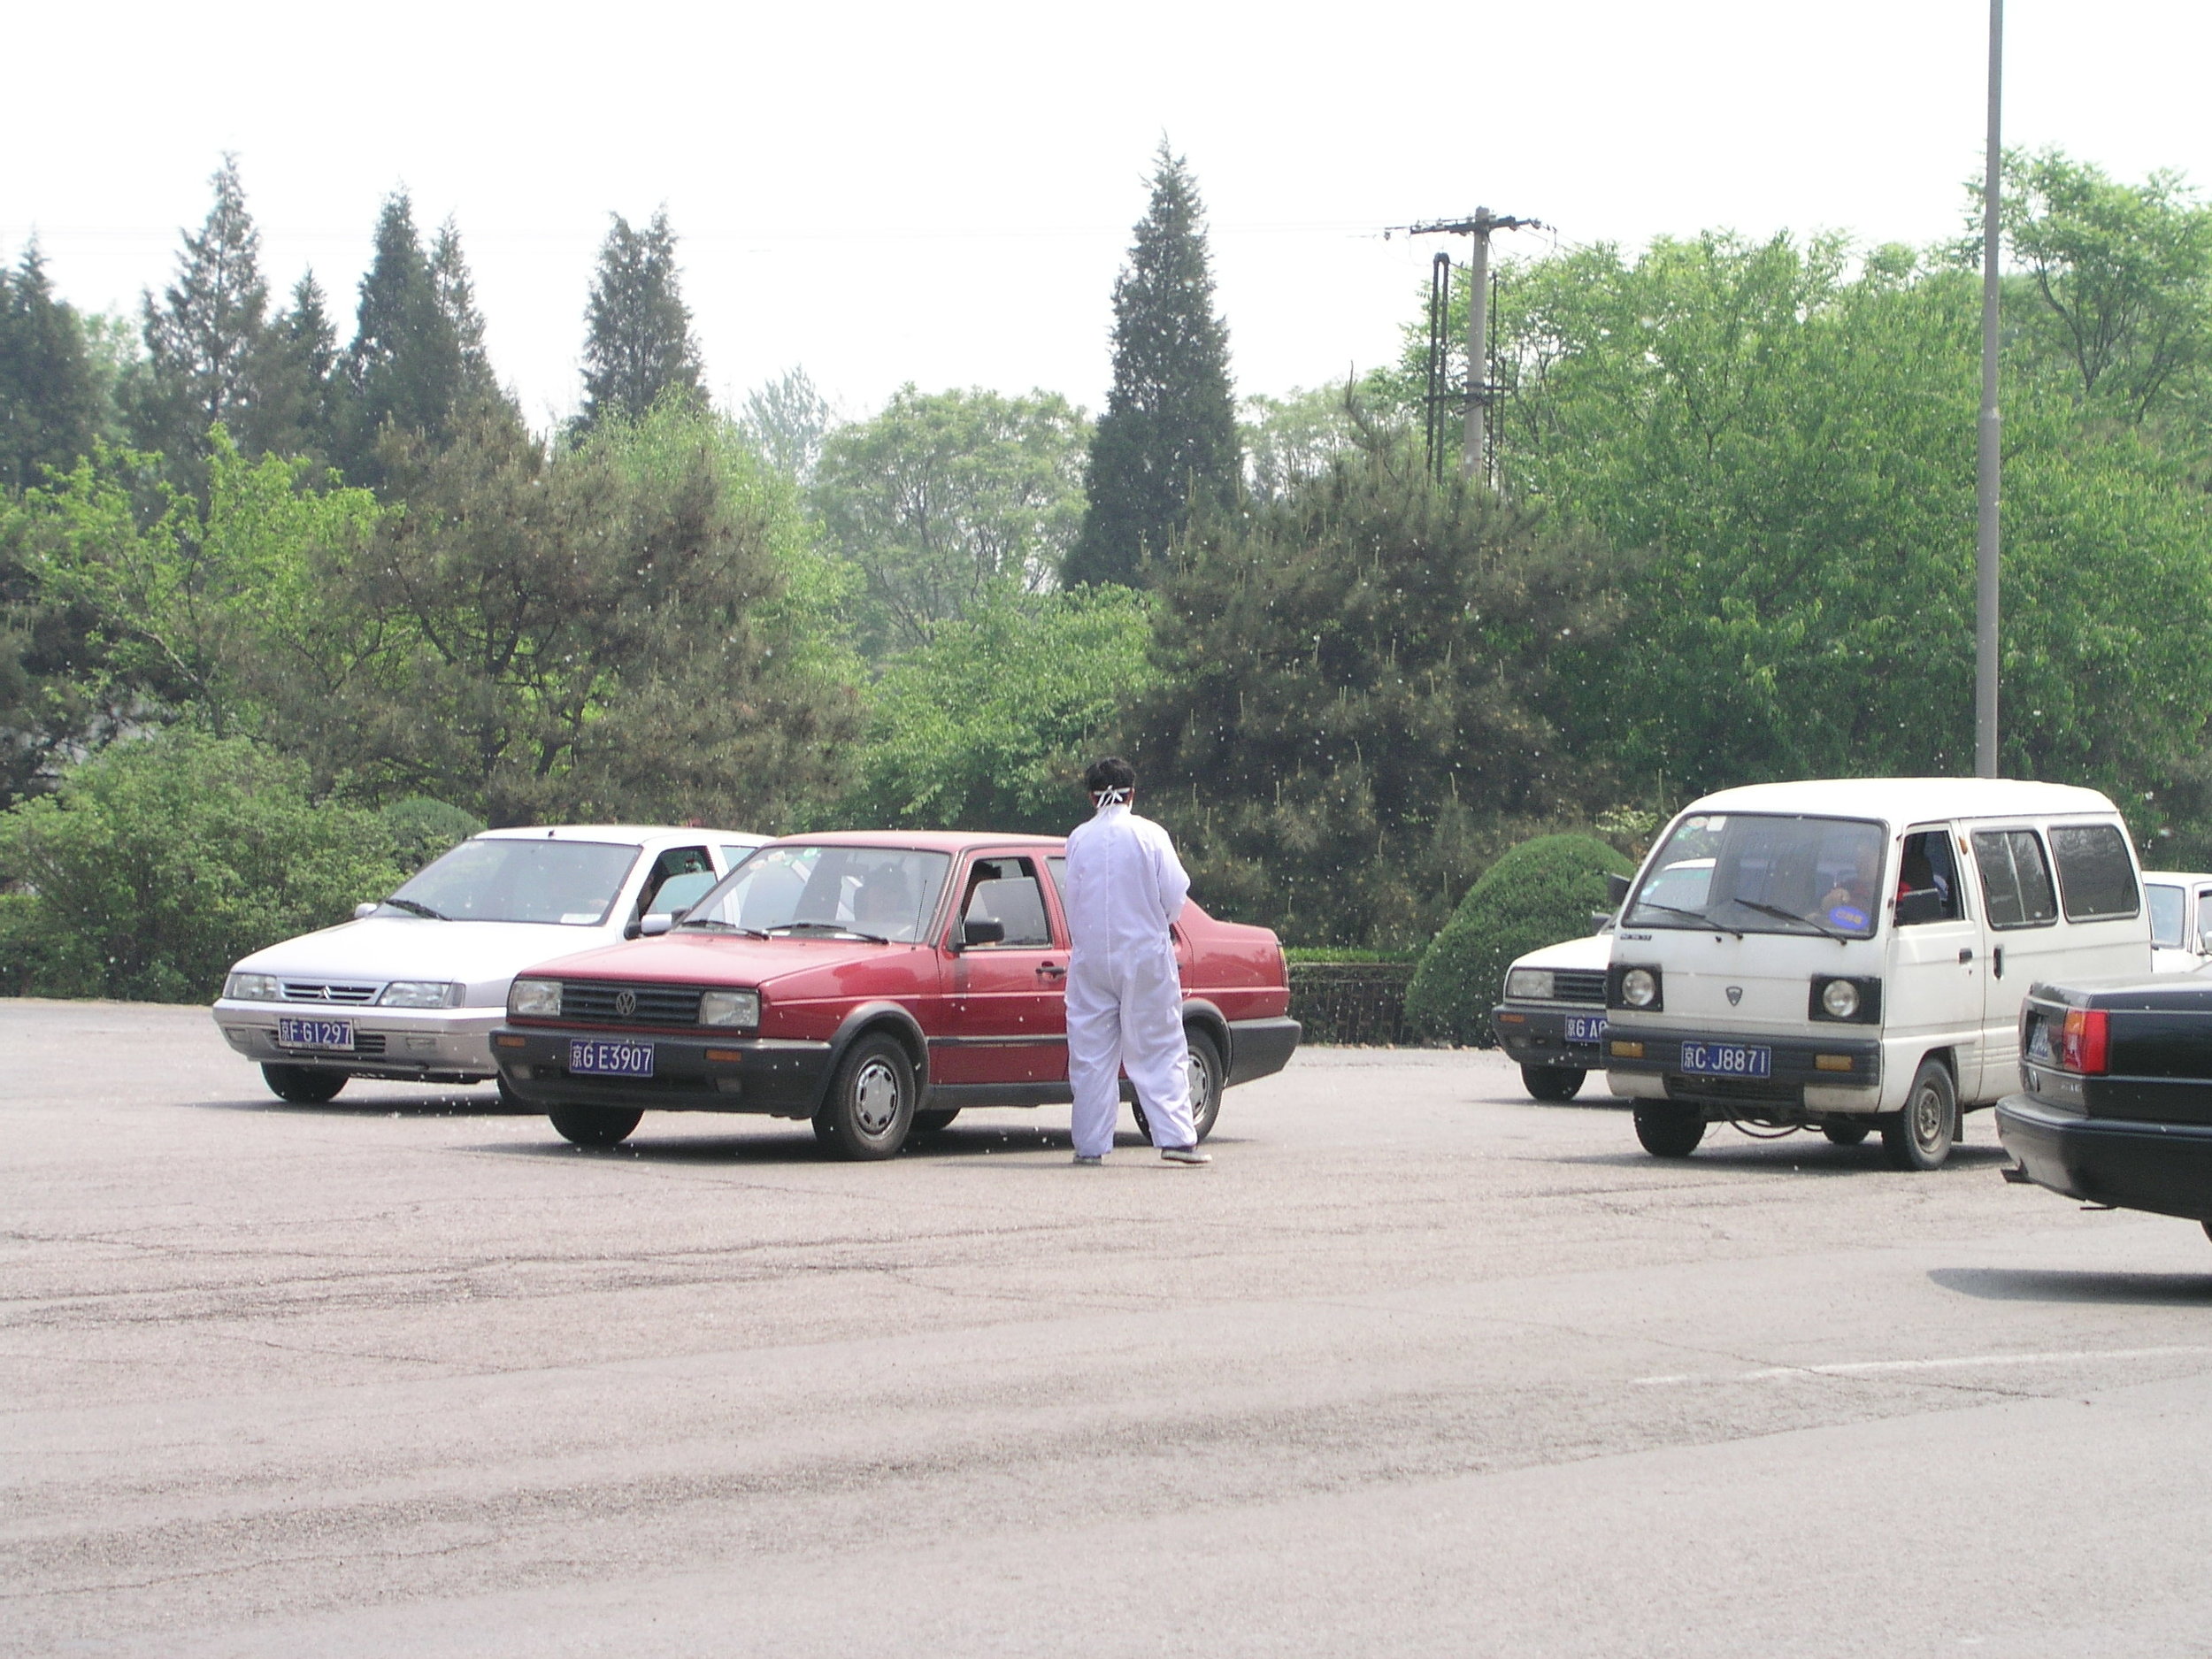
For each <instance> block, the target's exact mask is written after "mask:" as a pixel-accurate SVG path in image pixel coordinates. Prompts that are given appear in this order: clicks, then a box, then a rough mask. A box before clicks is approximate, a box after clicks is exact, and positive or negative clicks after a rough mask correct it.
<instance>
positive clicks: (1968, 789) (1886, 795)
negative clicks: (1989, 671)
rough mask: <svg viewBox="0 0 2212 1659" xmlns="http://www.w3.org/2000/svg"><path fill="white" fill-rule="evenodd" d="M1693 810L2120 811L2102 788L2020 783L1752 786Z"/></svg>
mask: <svg viewBox="0 0 2212 1659" xmlns="http://www.w3.org/2000/svg"><path fill="white" fill-rule="evenodd" d="M1689 810H1691V811H1693V812H1779V813H1804V814H1807V815H1808V816H1811V817H1816V818H1879V819H1881V820H1882V821H1883V822H1884V823H1886V824H1893V825H1900V826H1901V825H1907V824H1913V823H1917V822H1920V821H1921V820H1923V819H1928V818H2042V817H2051V816H2061V815H2062V816H2067V817H2076V816H2081V815H2085V814H2096V815H2098V816H2101V817H2110V816H2112V815H2114V814H2116V812H2117V810H2118V809H2117V808H2116V807H2115V806H2114V805H2113V804H2112V803H2111V802H2110V801H2108V800H2107V799H2106V798H2105V797H2104V796H2103V795H2100V794H2098V793H2097V791H2095V790H2094V789H2079V788H2076V787H2074V786H2073V785H2071V784H2063V783H2030V782H2024V781H2022V780H2017V779H2012V778H1824V779H1806V780H1801V781H1798V782H1795V783H1755V784H1746V785H1744V786H1742V787H1738V788H1734V789H1723V790H1720V791H1719V792H1717V794H1714V795H1707V796H1705V797H1704V798H1703V799H1702V800H1700V801H1697V802H1695V803H1693V804H1692V805H1691V807H1690V809H1689Z"/></svg>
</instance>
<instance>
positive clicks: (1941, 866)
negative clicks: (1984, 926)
mask: <svg viewBox="0 0 2212 1659" xmlns="http://www.w3.org/2000/svg"><path fill="white" fill-rule="evenodd" d="M1965 914H1966V897H1965V895H1964V894H1963V893H1962V892H1961V891H1960V888H1959V870H1958V863H1957V861H1956V860H1955V859H1954V858H1953V857H1952V856H1951V833H1950V831H1948V830H1945V829H1931V830H1915V831H1913V832H1912V833H1910V834H1909V835H1907V836H1906V837H1905V846H1904V852H1903V855H1902V856H1901V857H1900V858H1899V860H1898V863H1897V925H1898V926H1900V927H1915V926H1921V925H1922V924H1924V923H1928V922H1955V921H1957V920H1958V919H1959V918H1961V917H1962V916H1964V915H1965Z"/></svg>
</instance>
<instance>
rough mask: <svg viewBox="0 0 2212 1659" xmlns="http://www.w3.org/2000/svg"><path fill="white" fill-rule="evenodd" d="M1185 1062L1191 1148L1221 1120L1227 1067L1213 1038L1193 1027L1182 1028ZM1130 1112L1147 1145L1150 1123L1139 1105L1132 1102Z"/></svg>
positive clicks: (1150, 1136) (1150, 1135)
mask: <svg viewBox="0 0 2212 1659" xmlns="http://www.w3.org/2000/svg"><path fill="white" fill-rule="evenodd" d="M1183 1042H1184V1045H1185V1052H1186V1056H1187V1057H1186V1059H1185V1062H1184V1064H1187V1066H1188V1067H1189V1068H1190V1126H1191V1136H1192V1141H1193V1144H1195V1143H1196V1142H1197V1141H1203V1140H1204V1139H1205V1138H1206V1137H1207V1136H1208V1135H1210V1134H1211V1133H1213V1132H1214V1125H1215V1124H1216V1123H1217V1122H1218V1121H1219V1120H1220V1118H1221V1087H1222V1085H1221V1079H1222V1074H1223V1073H1224V1071H1226V1069H1227V1068H1226V1067H1225V1066H1224V1065H1223V1064H1222V1062H1221V1045H1220V1044H1218V1043H1217V1042H1216V1041H1214V1040H1213V1038H1212V1036H1211V1035H1210V1033H1206V1032H1203V1031H1201V1030H1200V1029H1199V1028H1198V1027H1197V1026H1195V1025H1186V1026H1184V1027H1183ZM1129 1110H1130V1111H1131V1112H1132V1113H1133V1114H1134V1115H1135V1117H1136V1119H1137V1133H1139V1134H1141V1135H1142V1136H1143V1137H1144V1138H1145V1139H1146V1140H1147V1141H1149V1140H1151V1139H1152V1124H1151V1121H1150V1120H1149V1119H1148V1118H1146V1117H1145V1115H1144V1106H1143V1103H1142V1102H1139V1101H1131V1102H1129Z"/></svg>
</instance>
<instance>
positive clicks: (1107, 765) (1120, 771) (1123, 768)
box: [1083, 755, 1137, 795]
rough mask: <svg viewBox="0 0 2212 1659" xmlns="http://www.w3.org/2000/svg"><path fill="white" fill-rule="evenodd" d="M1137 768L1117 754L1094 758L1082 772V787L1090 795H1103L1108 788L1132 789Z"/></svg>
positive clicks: (1135, 780)
mask: <svg viewBox="0 0 2212 1659" xmlns="http://www.w3.org/2000/svg"><path fill="white" fill-rule="evenodd" d="M1083 787H1084V789H1085V790H1086V791H1087V792H1088V793H1089V794H1092V795H1103V794H1104V793H1105V792H1106V791H1107V790H1109V789H1134V788H1135V787H1137V769H1136V768H1135V767H1134V766H1132V765H1131V764H1129V763H1128V762H1127V761H1125V760H1124V759H1123V758H1122V757H1120V756H1118V755H1109V756H1107V757H1104V758H1103V759H1102V760H1094V761H1093V762H1092V763H1091V764H1090V766H1089V768H1088V770H1087V771H1086V772H1084V773H1083Z"/></svg>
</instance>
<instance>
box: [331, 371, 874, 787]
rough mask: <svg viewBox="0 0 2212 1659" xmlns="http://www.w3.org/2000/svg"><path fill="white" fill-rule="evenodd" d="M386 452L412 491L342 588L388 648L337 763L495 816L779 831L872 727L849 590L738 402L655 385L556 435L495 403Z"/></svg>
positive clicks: (344, 709)
mask: <svg viewBox="0 0 2212 1659" xmlns="http://www.w3.org/2000/svg"><path fill="white" fill-rule="evenodd" d="M384 455H385V469H386V476H387V478H388V480H389V483H390V486H391V488H392V490H393V492H394V493H395V494H397V495H402V496H403V498H404V500H405V502H406V506H405V509H404V511H399V512H396V513H393V514H391V515H389V516H388V517H387V518H384V519H382V520H381V521H380V524H379V526H378V534H377V536H376V539H375V541H374V543H373V546H372V548H371V549H370V551H369V554H368V556H367V557H365V558H363V559H362V560H360V561H359V563H358V565H357V569H356V571H355V572H354V577H353V580H352V583H351V585H350V588H349V590H348V593H347V595H345V603H346V604H347V605H348V606H349V608H350V610H351V611H352V614H353V616H354V618H356V623H355V626H356V628H357V631H360V632H363V633H365V634H367V633H372V632H373V635H374V637H375V639H376V640H377V649H376V651H375V653H374V655H373V657H372V658H370V659H369V660H368V661H367V662H366V663H365V664H364V667H363V672H361V673H360V674H359V675H358V676H357V678H356V680H354V681H353V682H352V683H351V684H349V686H348V687H346V689H345V691H344V693H343V694H342V695H341V696H340V697H339V698H338V699H337V700H336V701H337V703H338V705H339V710H340V713H341V715H342V718H343V721H344V722H345V725H344V727H343V732H342V741H338V742H336V743H335V744H334V747H333V749H332V751H331V756H330V762H329V764H330V765H331V766H332V767H335V766H336V765H337V764H339V763H340V762H343V763H344V764H349V765H351V766H354V767H356V768H357V769H358V771H359V772H360V773H361V775H362V780H363V783H364V785H365V787H369V788H371V789H373V790H374V791H375V792H377V793H379V794H427V795H434V796H436V797H437V798H438V799H440V800H444V801H449V802H453V803H457V804H460V805H463V806H465V807H466V808H468V809H469V810H473V811H478V812H480V813H482V814H483V816H485V817H486V818H488V819H489V820H490V821H491V822H493V823H495V824H515V823H528V822H534V821H542V820H546V819H554V818H598V817H613V818H630V819H634V820H637V821H644V822H652V821H656V820H660V821H680V820H682V819H684V818H695V817H696V818H704V819H706V820H707V821H709V822H711V823H717V824H721V825H724V826H727V827H731V828H755V827H759V828H772V827H774V826H780V824H782V823H783V822H785V821H786V820H787V819H788V818H791V817H792V816H793V815H794V814H795V812H796V811H798V810H800V808H801V806H802V804H803V803H808V802H810V801H814V800H818V799H820V798H822V797H823V796H824V795H827V794H828V793H830V792H831V790H832V789H833V787H834V785H835V781H836V780H837V778H838V775H839V771H838V769H839V767H840V766H841V762H842V757H843V750H844V749H846V748H847V747H848V746H849V743H850V741H851V740H852V739H853V738H854V737H855V736H856V734H857V730H858V726H859V710H858V706H857V702H856V698H855V696H854V695H853V694H852V693H851V691H850V690H849V678H848V677H847V671H848V669H849V658H848V657H846V655H845V654H844V653H843V652H842V651H841V649H839V648H838V646H837V643H836V641H835V640H834V638H833V636H832V635H830V634H828V631H827V623H826V616H827V614H828V612H829V611H831V610H832V609H833V606H834V604H835V603H837V601H838V599H839V598H840V597H841V595H839V594H838V593H837V592H836V590H835V586H834V582H833V578H832V577H831V576H830V575H829V574H828V573H826V571H825V568H824V564H823V561H821V560H820V559H819V558H818V557H817V556H815V555H813V554H812V552H811V549H810V548H809V547H808V546H807V544H806V542H805V539H804V531H803V525H802V524H801V521H800V519H799V517H798V512H797V507H796V503H795V499H794V497H793V494H792V490H791V488H790V486H789V484H788V483H787V481H786V480H782V479H780V478H779V477H777V476H775V475H774V474H772V473H770V472H768V471H767V470H766V469H765V468H764V466H763V465H761V463H760V462H759V461H758V459H757V457H754V456H753V454H752V453H751V451H750V449H749V447H748V446H747V445H746V444H745V443H744V442H742V440H741V438H740V437H739V436H738V435H737V434H735V433H734V432H733V430H732V429H731V428H730V427H729V426H727V425H726V423H723V422H720V421H718V420H716V419H714V418H712V417H711V416H709V415H707V414H705V413H703V412H702V411H695V410H690V409H687V408H684V407H682V406H681V405H679V404H675V403H664V404H662V405H661V406H660V407H658V408H657V409H656V410H655V411H653V412H652V413H651V414H650V415H649V416H648V417H646V418H645V419H643V420H641V421H637V422H629V421H624V420H618V419H613V418H611V417H610V418H608V419H603V420H602V422H601V423H600V425H599V426H598V427H596V428H595V430H594V431H593V433H592V434H590V435H589V436H588V437H587V438H586V439H585V440H584V441H583V442H580V443H578V444H577V445H575V446H574V447H572V448H570V449H563V450H561V451H560V452H559V453H557V454H549V452H548V451H547V449H546V448H545V446H544V445H543V444H541V443H540V442H538V441H537V440H535V439H534V438H533V437H531V436H530V435H529V434H527V433H526V432H523V431H522V430H520V429H519V427H518V426H516V425H514V424H513V423H512V422H511V420H510V419H507V418H506V417H505V416H504V415H503V413H501V412H499V411H490V410H485V411H480V413H479V415H478V417H477V418H476V419H474V420H473V421H472V423H471V424H470V425H469V426H466V427H465V428H464V429H463V431H462V432H461V434H460V435H459V437H458V438H457V441H456V442H454V443H453V444H452V445H451V446H450V447H449V448H448V449H444V450H442V451H438V450H434V449H432V448H431V446H430V445H429V444H428V443H427V442H425V441H423V440H422V439H420V438H414V437H409V438H401V437H399V436H397V435H396V434H395V436H394V437H393V438H391V439H390V440H389V441H388V444H387V447H386V449H385V451H384ZM372 625H373V626H372Z"/></svg>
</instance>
